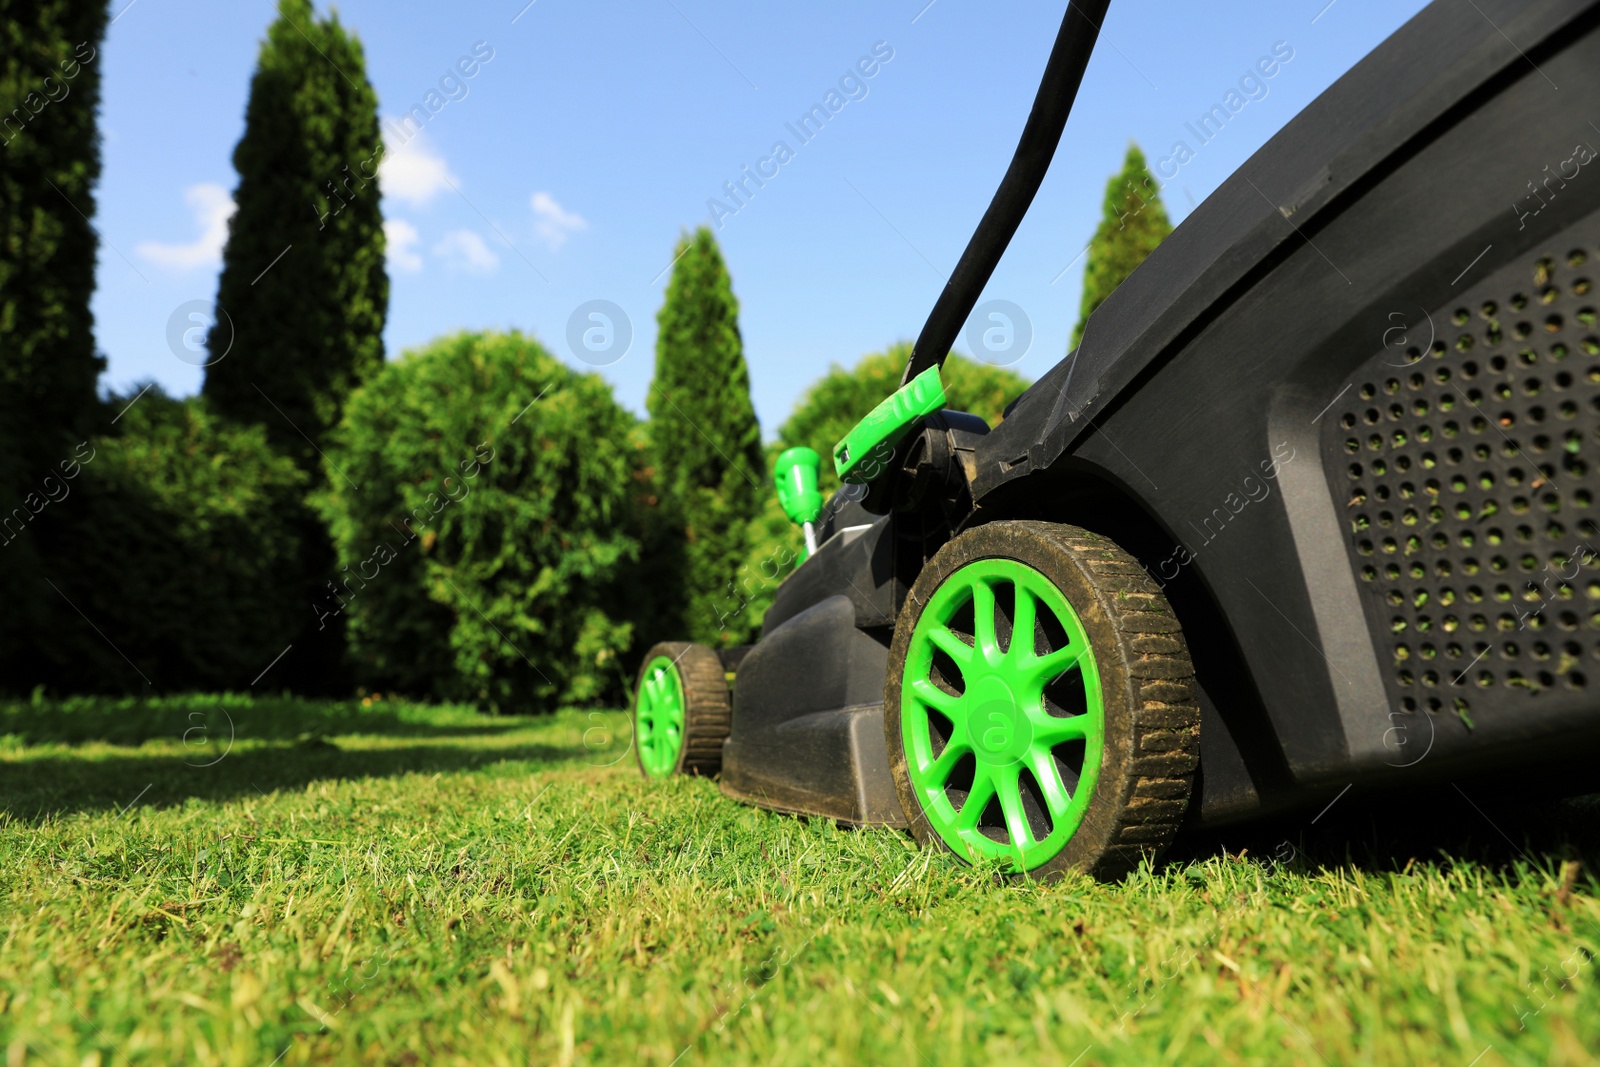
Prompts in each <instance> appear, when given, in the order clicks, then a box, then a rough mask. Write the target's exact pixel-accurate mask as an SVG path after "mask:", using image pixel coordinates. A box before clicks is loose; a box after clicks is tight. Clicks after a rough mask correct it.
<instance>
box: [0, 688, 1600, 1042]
mask: <svg viewBox="0 0 1600 1067" xmlns="http://www.w3.org/2000/svg"><path fill="white" fill-rule="evenodd" d="M619 727H621V728H623V729H622V731H621V733H620V734H619V733H618V729H619ZM186 731H187V732H188V736H187V738H185V736H184V735H185V732H186ZM625 734H626V731H625V718H624V717H623V716H620V715H616V714H604V715H602V714H597V713H584V712H567V713H564V714H562V715H560V716H557V717H556V718H554V719H543V720H528V719H509V720H508V719H501V720H492V719H484V718H481V717H478V716H476V715H474V714H473V713H471V712H470V711H467V710H464V709H452V708H431V709H430V708H419V707H415V706H407V705H397V704H393V703H390V702H380V703H379V704H377V705H375V706H373V707H371V708H362V707H360V706H359V705H354V704H340V705H318V704H311V703H302V702H294V701H278V702H257V703H251V702H250V701H248V700H245V699H242V698H232V699H230V700H228V701H219V700H216V699H205V698H190V699H187V700H171V701H165V702H157V703H148V702H125V703H121V704H115V703H109V702H99V703H97V702H93V701H81V702H76V703H74V704H71V705H69V706H67V707H34V706H31V705H16V706H0V735H4V736H3V737H0V870H3V872H4V874H3V879H4V880H3V883H0V929H3V931H4V940H3V944H0V1050H3V1051H4V1053H5V1055H6V1057H7V1059H6V1063H7V1065H8V1067H11V1065H16V1064H21V1063H34V1062H38V1063H49V1064H72V1065H80V1064H95V1063H99V1064H120V1063H152V1064H154V1063H178V1062H183V1063H195V1064H211V1063H217V1064H253V1065H262V1067H265V1065H268V1064H272V1063H273V1062H275V1061H276V1062H277V1063H280V1064H299V1063H319V1064H321V1063H367V1062H370V1063H416V1064H425V1065H433V1064H453V1063H461V1064H474V1065H478V1064H502V1063H504V1064H524V1063H605V1064H610V1063H622V1064H634V1063H639V1064H657V1065H661V1067H666V1065H669V1064H674V1063H676V1064H679V1065H681V1067H690V1065H697V1064H715V1063H751V1062H759V1063H771V1064H805V1065H808V1067H809V1065H815V1064H823V1063H871V1064H907V1065H926V1064H957V1063H1017V1062H1028V1063H1040V1064H1062V1065H1066V1064H1078V1065H1082V1067H1087V1065H1089V1064H1139V1065H1146V1064H1156V1063H1164V1062H1169V1061H1170V1062H1182V1063H1185V1064H1190V1063H1231V1064H1239V1063H1275V1064H1276V1063H1311V1064H1319V1063H1323V1062H1327V1063H1333V1064H1355V1063H1394V1064H1418V1063H1444V1064H1459V1065H1461V1067H1467V1065H1468V1064H1471V1063H1474V1062H1476V1063H1477V1064H1478V1065H1479V1067H1488V1065H1494V1064H1506V1063H1512V1064H1545V1063H1554V1064H1576V1063H1590V1062H1595V1056H1594V1054H1593V1053H1592V1051H1586V1050H1594V1049H1596V1048H1600V982H1597V975H1596V973H1595V972H1596V970H1597V969H1600V968H1597V967H1596V966H1595V965H1592V964H1591V963H1590V962H1589V959H1588V957H1587V956H1586V955H1585V954H1584V952H1583V951H1579V950H1580V949H1583V950H1587V951H1590V952H1600V903H1597V899H1596V889H1597V886H1596V883H1595V882H1594V880H1593V877H1592V874H1591V873H1590V872H1592V871H1593V870H1594V867H1593V863H1594V860H1595V858H1597V857H1600V843H1597V835H1596V823H1597V822H1600V819H1597V814H1600V809H1597V808H1596V807H1595V805H1594V803H1593V801H1579V802H1567V803H1564V804H1559V805H1545V806H1543V807H1538V808H1534V809H1528V810H1513V809H1507V808H1505V807H1503V806H1496V805H1494V804H1491V803H1489V802H1487V801H1485V800H1483V799H1482V798H1479V799H1478V802H1479V804H1480V806H1481V807H1482V808H1483V812H1484V814H1482V815H1480V814H1478V813H1477V812H1475V811H1473V810H1472V809H1471V807H1470V806H1469V805H1468V804H1466V803H1465V802H1463V801H1462V800H1461V798H1459V797H1457V796H1456V795H1455V794H1454V792H1453V791H1451V790H1449V789H1446V790H1445V791H1444V795H1442V796H1441V797H1440V798H1439V799H1438V801H1437V804H1436V805H1434V806H1432V807H1430V806H1426V805H1407V806H1406V807H1405V808H1404V809H1401V808H1397V807H1390V808H1389V809H1387V810H1386V809H1384V808H1370V809H1362V808H1359V807H1357V806H1356V805H1355V802H1354V801H1353V800H1346V801H1343V802H1341V804H1340V805H1337V806H1335V808H1334V809H1333V811H1332V812H1330V813H1329V814H1328V815H1327V816H1326V817H1323V818H1321V819H1319V820H1318V821H1317V822H1316V824H1315V825H1312V824H1311V823H1310V820H1309V819H1301V820H1299V821H1298V822H1297V823H1290V824H1286V825H1283V826H1279V827H1275V828H1271V829H1268V830H1265V831H1256V832H1253V833H1252V835H1251V836H1249V837H1237V838H1234V839H1230V840H1229V842H1228V846H1229V847H1228V850H1226V851H1225V850H1224V849H1223V847H1221V846H1220V845H1219V844H1218V842H1217V840H1215V839H1210V838H1207V839H1191V840H1188V841H1186V842H1185V843H1183V845H1182V846H1181V848H1180V851H1179V853H1178V854H1177V855H1176V856H1175V857H1174V858H1173V859H1172V860H1171V861H1170V862H1168V863H1167V864H1166V865H1164V866H1162V867H1160V868H1158V869H1156V870H1155V871H1153V872H1150V871H1147V872H1143V873H1141V874H1139V875H1137V876H1135V877H1134V878H1132V879H1130V880H1129V881H1128V882H1126V883H1124V884H1121V885H1114V886H1106V885H1096V884H1093V883H1090V882H1087V881H1083V880H1071V881H1066V882H1061V883H1058V884H1054V885H1047V886H1040V885H1026V884H1023V885H1019V884H1013V883H1009V882H1006V881H1005V880H1003V879H997V878H996V877H994V876H993V875H992V873H990V872H984V871H977V870H972V869H969V868H962V867H960V866H957V865H956V864H955V863H954V862H953V861H951V860H950V859H949V858H948V857H944V856H941V855H938V854H935V853H931V852H919V851H917V850H915V849H914V848H913V847H912V844H911V842H910V841H909V839H908V838H906V837H905V836H903V835H901V834H898V833H894V832H889V831H849V830H841V829H839V828H836V827H835V826H833V825H831V824H829V823H826V822H823V821H818V820H801V819H794V818H788V817H783V816H778V815H772V814H768V813H766V812H762V811H757V810H754V809H751V808H746V807H741V806H740V805H738V804H735V803H733V802H731V801H728V800H725V799H723V798H722V797H721V796H720V795H719V794H718V792H717V789H716V786H715V784H714V783H712V782H707V781H702V780H689V779H680V780H675V781H671V782H668V783H665V784H649V783H646V782H644V781H642V780H641V779H640V778H639V777H638V775H637V772H636V771H635V770H634V767H633V763H632V757H631V755H630V754H629V753H628V751H627V748H626V737H625ZM230 737H231V742H230ZM207 764H209V765H207ZM1490 819H1492V820H1493V822H1494V824H1495V825H1497V826H1498V827H1499V830H1504V831H1505V833H1506V834H1507V835H1508V836H1509V838H1511V840H1512V842H1514V844H1513V843H1508V842H1507V841H1506V840H1505V839H1503V838H1502V837H1501V836H1500V832H1499V830H1497V829H1495V825H1491V824H1490V822H1489V820H1490ZM1241 846H1242V847H1245V848H1247V851H1246V852H1245V854H1244V855H1243V856H1240V855H1239V854H1238V853H1239V850H1240V847H1241ZM1564 965H1565V967H1564V969H1565V970H1566V971H1567V972H1570V973H1571V974H1572V975H1573V977H1572V978H1571V979H1570V981H1566V982H1562V983H1558V982H1557V981H1556V977H1551V976H1552V975H1554V976H1557V977H1559V976H1560V975H1561V973H1562V971H1563V966H1564ZM1541 980H1543V981H1544V985H1543V986H1542V987H1540V986H1539V985H1538V983H1539V982H1540V981H1541ZM1530 984H1532V987H1531V988H1530ZM1541 1003H1542V1004H1543V1008H1542V1011H1538V1013H1537V1014H1528V1015H1527V1016H1526V1017H1525V1018H1523V1019H1522V1020H1521V1022H1520V1023H1519V1017H1520V1016H1523V1014H1524V1013H1532V1012H1535V1011H1536V1010H1538V1009H1539V1007H1540V1004H1541ZM1485 1049H1487V1050H1488V1051H1487V1052H1484V1050H1485ZM1480 1054H1481V1058H1477V1059H1476V1060H1475V1058H1476V1057H1480Z"/></svg>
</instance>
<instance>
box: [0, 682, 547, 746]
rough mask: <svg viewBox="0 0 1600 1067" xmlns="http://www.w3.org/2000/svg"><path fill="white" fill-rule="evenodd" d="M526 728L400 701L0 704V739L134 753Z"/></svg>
mask: <svg viewBox="0 0 1600 1067" xmlns="http://www.w3.org/2000/svg"><path fill="white" fill-rule="evenodd" d="M526 725H527V720H525V719H516V718H498V719H497V718H491V717H489V716H487V715H478V714H476V713H474V712H472V711H470V710H468V709H459V710H457V711H455V712H454V713H452V714H444V715H441V714H440V711H439V710H438V709H436V708H427V707H419V706H418V705H413V704H407V703H404V702H399V701H391V702H385V703H380V704H376V705H373V706H371V707H363V706H361V705H360V704H359V703H357V702H355V701H341V702H329V701H310V700H299V699H295V698H266V699H250V698H240V697H236V696H229V695H222V696H179V697H162V698H154V699H140V698H125V699H121V700H109V699H98V700H92V699H82V700H71V701H66V702H62V703H54V702H50V703H41V704H28V703H7V704H0V735H4V734H11V735H14V736H16V737H17V738H18V739H19V740H21V742H22V743H23V744H26V745H41V744H66V745H78V744H84V743H86V742H90V741H104V742H107V743H109V744H114V745H137V744H141V743H143V742H145V741H150V740H158V739H162V738H167V739H173V740H182V741H183V742H184V743H185V744H188V745H193V746H196V747H200V746H203V745H204V744H206V743H207V742H208V741H210V742H212V743H215V742H216V740H217V739H218V738H225V737H233V738H238V739H240V740H244V739H246V738H248V739H253V740H261V741H282V740H294V739H295V738H298V737H301V736H303V735H307V734H310V735H313V736H328V735H332V734H382V735H384V736H387V737H473V736H494V735H497V734H503V733H505V732H507V731H508V730H516V729H521V728H522V727H524V726H526Z"/></svg>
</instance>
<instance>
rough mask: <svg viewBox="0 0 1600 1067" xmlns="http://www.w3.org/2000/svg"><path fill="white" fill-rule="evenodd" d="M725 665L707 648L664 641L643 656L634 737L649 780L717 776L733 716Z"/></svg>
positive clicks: (680, 642)
mask: <svg viewBox="0 0 1600 1067" xmlns="http://www.w3.org/2000/svg"><path fill="white" fill-rule="evenodd" d="M731 712H732V701H731V699H730V698H729V694H728V680H727V677H726V676H725V675H724V674H723V671H722V660H721V658H720V657H718V655H717V654H716V652H714V651H713V650H712V649H710V648H708V647H706V646H705V645H697V644H693V643H691V642H688V641H663V642H661V643H660V644H658V645H656V646H655V647H653V648H652V649H650V651H649V652H647V653H645V657H644V664H643V666H641V667H640V668H639V682H638V685H637V686H635V687H634V697H633V737H634V742H635V745H634V749H635V751H636V752H637V754H638V757H639V770H640V771H641V772H642V773H643V774H644V776H645V777H647V778H665V777H666V776H667V775H669V774H703V775H712V774H716V773H717V771H718V770H719V769H721V767H722V742H723V741H724V740H726V739H727V736H728V725H729V722H730V721H731V718H732V715H731Z"/></svg>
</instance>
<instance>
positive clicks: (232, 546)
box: [29, 387, 306, 692]
mask: <svg viewBox="0 0 1600 1067" xmlns="http://www.w3.org/2000/svg"><path fill="white" fill-rule="evenodd" d="M130 400H132V397H131V396H129V397H112V398H111V403H112V405H113V406H114V407H117V408H119V409H120V408H121V407H123V406H124V405H127V404H128V403H129V401H130ZM116 431H117V432H116V433H114V434H112V435H109V436H103V437H96V438H93V439H91V441H90V443H89V445H88V446H87V447H86V448H84V449H82V450H79V451H78V453H77V455H78V458H79V459H80V460H82V463H81V467H80V468H79V470H78V475H77V477H76V478H75V479H74V480H70V481H69V480H63V481H62V482H61V486H62V489H63V490H64V492H63V494H62V496H61V499H60V500H59V501H58V502H54V503H51V504H50V505H49V507H48V508H46V509H45V511H44V512H43V514H41V516H40V520H41V522H45V521H51V520H53V521H54V525H53V527H52V528H51V529H50V530H49V531H48V532H49V533H50V535H51V536H52V537H53V538H57V540H56V541H55V543H54V544H53V545H52V552H53V554H54V555H55V557H56V559H57V560H59V561H60V565H59V566H58V568H57V573H56V574H55V575H53V576H52V577H53V580H54V581H55V583H56V584H57V585H58V586H59V592H60V594H61V596H62V597H64V598H66V599H68V600H70V602H71V607H72V608H75V609H76V610H67V611H65V612H64V613H63V614H62V616H61V624H60V626H59V628H58V630H57V631H56V632H55V633H53V634H51V635H50V637H51V639H50V640H49V641H48V642H47V644H48V653H47V657H46V659H45V661H44V662H41V664H40V665H39V668H40V675H39V677H38V678H37V679H36V681H37V682H40V683H47V684H48V685H50V686H51V687H52V688H55V689H57V690H61V691H83V690H93V691H101V692H106V691H111V692H116V691H120V692H148V691H149V689H147V688H146V683H147V682H148V684H149V687H150V688H153V689H155V690H158V691H168V692H170V691H181V690H187V689H222V688H231V689H246V688H248V687H249V686H250V683H251V681H252V680H253V679H255V678H256V677H257V676H258V675H260V674H261V672H262V671H263V670H265V668H266V667H267V666H268V664H270V663H272V661H273V660H274V658H275V657H277V656H278V655H279V653H281V652H283V650H284V648H285V646H286V645H288V644H289V642H290V641H291V640H293V638H294V635H295V632H296V631H297V630H298V629H299V628H300V627H301V625H302V616H303V615H304V613H305V611H306V606H305V604H304V600H303V598H302V597H299V596H297V595H296V592H297V591H296V590H295V589H294V588H293V587H289V586H285V584H284V583H283V582H282V580H281V575H282V574H283V572H284V570H285V568H289V567H292V566H293V561H294V560H295V559H296V557H297V553H298V547H299V542H300V537H301V523H302V522H303V521H304V518H305V511H304V504H303V502H302V501H303V497H304V493H305V482H306V478H305V475H304V474H303V473H302V472H300V471H299V470H297V469H296V468H295V466H294V463H293V462H292V461H291V460H289V459H288V458H286V457H284V456H282V455H280V454H278V453H276V452H274V451H273V450H272V448H271V447H270V446H269V445H268V443H267V439H266V435H265V434H264V433H263V432H262V431H261V429H260V428H259V427H248V428H246V427H239V426H235V425H233V424H230V423H228V422H227V421H225V420H223V419H221V418H219V417H217V416H216V415H215V414H213V413H212V412H211V411H210V409H209V405H207V404H206V403H205V402H204V401H202V400H200V399H199V398H191V399H188V400H175V399H172V398H171V397H168V396H166V395H165V394H164V393H162V392H161V391H160V390H159V389H157V388H154V387H152V388H151V389H150V390H149V391H148V392H147V393H146V394H145V395H144V396H143V397H141V398H140V399H139V400H138V402H137V403H134V404H133V405H132V406H131V407H129V408H128V409H127V411H126V412H125V413H124V414H123V415H122V417H121V418H120V419H119V420H118V422H117V427H116ZM44 532H46V531H40V533H44ZM29 536H34V534H33V532H32V531H30V534H29ZM47 592H48V590H47ZM49 595H51V596H56V595H57V594H56V593H54V592H51V593H50V594H49ZM63 607H66V605H63ZM80 611H81V612H82V616H81V617H80V615H79V614H78V612H80ZM124 657H126V658H124ZM130 661H131V662H130Z"/></svg>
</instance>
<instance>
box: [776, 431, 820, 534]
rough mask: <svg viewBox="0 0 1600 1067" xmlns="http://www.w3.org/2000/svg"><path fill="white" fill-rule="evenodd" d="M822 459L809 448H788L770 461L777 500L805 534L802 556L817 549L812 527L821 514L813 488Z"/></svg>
mask: <svg viewBox="0 0 1600 1067" xmlns="http://www.w3.org/2000/svg"><path fill="white" fill-rule="evenodd" d="M821 468H822V459H821V457H820V456H818V455H817V453H816V451H815V450H813V449H810V448H791V449H789V450H788V451H787V452H784V453H783V454H782V455H780V456H779V457H778V462H777V463H775V464H773V467H772V479H773V481H775V482H777V484H778V503H780V504H782V505H783V513H784V514H785V515H787V516H789V521H790V522H793V523H796V524H798V525H799V526H800V527H801V528H802V529H803V530H804V531H805V535H806V555H808V556H809V555H810V554H811V553H813V552H815V551H816V550H817V535H816V528H815V526H814V525H813V524H814V523H815V522H816V521H817V518H818V516H820V515H821V514H822V493H821V492H819V491H818V490H817V476H818V474H819V473H820V472H821Z"/></svg>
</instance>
